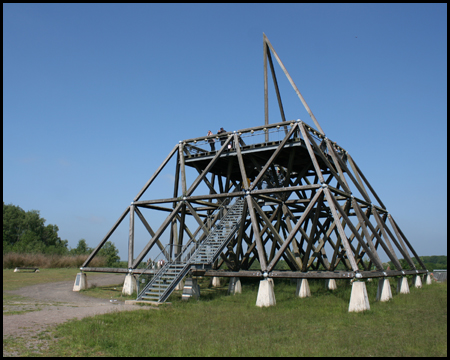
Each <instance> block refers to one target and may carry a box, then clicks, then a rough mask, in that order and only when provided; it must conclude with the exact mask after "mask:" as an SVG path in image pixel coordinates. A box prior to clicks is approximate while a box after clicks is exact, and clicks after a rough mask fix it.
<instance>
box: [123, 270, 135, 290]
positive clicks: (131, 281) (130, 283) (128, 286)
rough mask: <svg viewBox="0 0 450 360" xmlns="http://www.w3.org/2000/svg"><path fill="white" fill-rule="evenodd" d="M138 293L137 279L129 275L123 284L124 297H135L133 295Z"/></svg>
mask: <svg viewBox="0 0 450 360" xmlns="http://www.w3.org/2000/svg"><path fill="white" fill-rule="evenodd" d="M136 291H137V284H136V278H135V277H134V275H132V274H127V275H126V276H125V281H124V282H123V287H122V295H133V293H134V292H136Z"/></svg>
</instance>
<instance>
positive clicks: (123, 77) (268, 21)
mask: <svg viewBox="0 0 450 360" xmlns="http://www.w3.org/2000/svg"><path fill="white" fill-rule="evenodd" d="M263 32H264V33H265V34H266V35H267V37H268V38H269V40H270V42H271V43H272V45H273V46H274V48H275V50H276V51H277V53H278V55H279V56H280V58H281V60H282V61H283V63H284V65H285V66H286V68H287V70H288V71H289V73H290V75H291V77H292V78H293V80H294V82H295V83H296V85H297V87H298V88H299V90H300V92H301V93H302V95H303V97H304V98H305V100H306V101H307V103H308V105H309V106H310V108H311V109H312V111H313V113H314V115H315V117H316V118H317V120H318V121H319V123H320V125H321V127H322V128H323V129H324V131H325V133H326V135H327V136H328V137H329V138H330V139H332V140H333V141H336V142H337V143H338V144H339V145H341V146H343V147H344V148H345V149H346V150H347V151H349V153H350V154H351V155H352V157H353V159H354V160H355V161H356V162H357V164H358V165H359V167H360V168H361V170H362V171H363V173H364V174H365V176H366V177H367V178H368V180H369V181H370V183H371V185H372V186H373V187H374V189H375V190H376V192H377V193H378V195H379V196H380V198H381V199H382V201H383V202H384V204H385V205H386V206H387V209H388V210H389V211H390V213H392V214H393V216H394V218H395V219H396V221H397V223H398V224H399V225H400V227H401V228H402V230H403V232H404V233H405V235H406V236H407V237H408V239H409V240H410V242H411V243H412V244H413V246H414V248H415V249H416V250H417V252H418V253H419V254H420V255H446V254H447V5H446V4H206V5H205V4H194V5H192V4H109V5H101V4H3V201H4V202H5V203H7V204H9V203H12V204H14V205H18V206H20V207H22V208H23V209H24V210H26V211H28V210H32V209H35V210H39V211H40V214H41V216H42V217H44V218H45V219H46V220H47V224H56V225H57V226H58V227H59V235H60V237H61V238H62V239H67V240H69V245H70V246H71V247H75V246H76V244H77V242H78V240H79V239H82V238H84V239H86V240H87V242H88V244H89V245H90V246H92V247H94V246H96V245H97V244H98V243H99V242H100V240H101V239H102V238H103V237H104V235H105V234H106V233H107V231H108V230H109V229H110V228H111V226H112V225H113V224H114V222H115V221H116V220H117V218H118V217H119V216H120V214H121V213H122V212H123V211H124V210H125V208H126V207H127V206H128V205H129V204H130V202H131V201H132V200H133V198H134V197H135V196H136V194H137V193H138V192H139V190H140V189H141V188H142V186H143V185H144V184H145V183H146V181H147V180H148V179H149V178H150V176H151V175H152V174H153V172H154V171H155V170H156V168H157V167H158V166H159V165H160V163H161V162H162V161H163V160H164V158H165V157H166V156H167V154H168V153H169V151H170V150H171V149H172V148H173V147H174V146H175V145H176V144H177V143H178V141H180V140H183V139H188V138H193V137H197V136H203V135H206V133H207V131H208V130H209V129H211V130H212V131H213V132H217V130H218V129H219V128H220V127H221V126H223V127H224V128H225V129H226V130H228V131H231V130H239V129H243V128H248V127H252V126H258V125H263V124H264V87H263V85H264V82H263ZM275 68H276V69H275V71H276V72H277V76H278V81H279V86H280V90H281V95H282V98H283V104H284V106H285V113H286V117H287V119H298V118H300V119H302V120H303V121H305V122H306V123H308V124H310V125H314V124H313V121H312V120H311V119H310V118H309V116H308V114H307V113H306V111H305V110H304V108H303V106H302V104H301V102H300V100H299V99H298V97H297V95H296V94H295V92H294V91H293V90H292V88H291V87H290V85H289V83H288V81H287V80H286V79H285V78H284V77H283V76H282V72H281V70H280V68H279V67H278V65H275ZM269 101H270V104H269V109H270V118H269V121H270V122H271V123H274V122H278V121H280V118H279V115H278V109H277V102H276V97H275V95H274V92H273V91H272V92H271V93H270V94H269ZM171 173H173V171H172V169H170V171H168V172H167V173H165V172H163V174H162V175H161V183H160V184H159V185H160V186H161V187H165V186H167V187H170V186H169V182H170V176H171V175H170V174H171ZM164 179H165V180H164ZM157 193H158V191H156V193H155V194H153V193H151V194H149V196H152V195H155V197H156V198H158V197H159V196H158V194H157ZM121 226H122V225H121ZM127 226H128V224H127V221H125V225H124V226H123V229H120V231H119V232H118V235H117V238H115V239H113V241H114V243H115V244H116V246H117V247H118V249H119V251H120V256H121V258H122V259H126V257H127V236H128V230H127ZM155 227H156V225H155ZM147 241H148V239H145V240H142V246H143V245H144V244H145V243H146V242H147ZM136 246H137V248H139V250H140V249H141V248H140V246H141V245H139V244H137V245H136Z"/></svg>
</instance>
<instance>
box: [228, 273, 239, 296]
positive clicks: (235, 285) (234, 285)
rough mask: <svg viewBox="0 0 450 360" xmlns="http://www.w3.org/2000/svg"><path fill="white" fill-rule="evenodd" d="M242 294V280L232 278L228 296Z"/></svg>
mask: <svg viewBox="0 0 450 360" xmlns="http://www.w3.org/2000/svg"><path fill="white" fill-rule="evenodd" d="M236 294H242V287H241V280H240V279H239V278H238V277H232V278H231V279H230V283H229V284H228V295H236Z"/></svg>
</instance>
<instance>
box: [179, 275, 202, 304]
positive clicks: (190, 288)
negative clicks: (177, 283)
mask: <svg viewBox="0 0 450 360" xmlns="http://www.w3.org/2000/svg"><path fill="white" fill-rule="evenodd" d="M191 297H193V298H194V299H196V300H198V299H199V298H200V286H199V285H198V284H197V279H193V278H186V280H185V282H184V287H183V294H181V300H189V299H190V298H191Z"/></svg>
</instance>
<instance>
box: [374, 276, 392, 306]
mask: <svg viewBox="0 0 450 360" xmlns="http://www.w3.org/2000/svg"><path fill="white" fill-rule="evenodd" d="M390 299H392V291H391V285H390V284H389V279H380V280H378V290H377V298H376V300H377V301H389V300H390Z"/></svg>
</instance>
